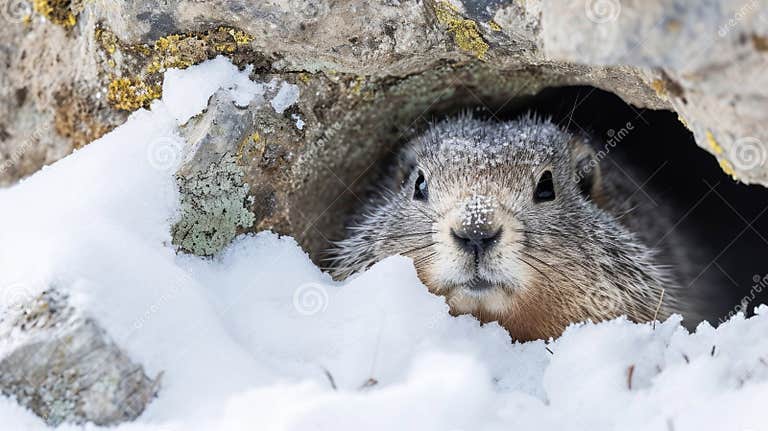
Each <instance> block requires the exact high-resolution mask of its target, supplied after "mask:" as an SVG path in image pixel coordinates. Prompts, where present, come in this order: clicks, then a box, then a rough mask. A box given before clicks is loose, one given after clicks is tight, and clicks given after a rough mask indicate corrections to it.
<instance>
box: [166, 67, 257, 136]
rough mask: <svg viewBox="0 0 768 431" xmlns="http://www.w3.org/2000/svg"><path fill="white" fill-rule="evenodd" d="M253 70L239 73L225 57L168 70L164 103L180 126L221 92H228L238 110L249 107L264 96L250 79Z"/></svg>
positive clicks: (248, 69) (250, 68) (247, 69)
mask: <svg viewBox="0 0 768 431" xmlns="http://www.w3.org/2000/svg"><path fill="white" fill-rule="evenodd" d="M252 69H253V68H252V67H248V68H246V69H245V70H244V71H242V72H238V70H237V67H235V66H234V65H233V64H232V63H230V62H229V60H227V59H226V57H223V56H218V57H216V58H215V59H213V60H211V61H206V62H205V63H202V64H199V65H197V66H195V67H190V68H187V69H184V70H179V69H169V70H168V71H167V72H165V78H164V80H163V102H165V106H166V108H167V109H168V110H169V111H170V112H171V115H173V116H174V117H175V118H176V121H178V122H179V124H184V123H186V122H187V121H189V119H190V118H192V117H194V116H195V115H197V114H199V113H200V112H202V111H203V110H204V109H205V108H206V106H208V99H209V98H210V97H211V95H213V93H214V92H215V91H216V90H218V89H219V88H225V89H228V90H229V91H230V93H231V94H232V96H233V99H234V101H235V104H236V105H237V106H248V103H250V102H251V100H253V99H254V98H255V97H257V96H259V97H260V96H263V94H264V85H263V84H260V83H256V82H253V81H251V80H250V79H248V75H249V74H250V73H251V70H252Z"/></svg>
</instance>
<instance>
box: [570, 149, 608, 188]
mask: <svg viewBox="0 0 768 431" xmlns="http://www.w3.org/2000/svg"><path fill="white" fill-rule="evenodd" d="M568 146H569V147H570V149H571V161H572V164H573V172H574V181H575V182H576V185H577V187H578V188H579V190H580V191H581V193H582V194H583V195H584V197H586V198H588V199H594V198H595V196H596V195H597V194H599V192H600V188H601V182H600V181H601V176H600V160H599V159H598V158H597V154H596V153H595V150H594V148H592V145H590V144H589V142H587V141H586V138H585V137H581V136H576V137H574V138H573V139H571V141H570V142H569V143H568Z"/></svg>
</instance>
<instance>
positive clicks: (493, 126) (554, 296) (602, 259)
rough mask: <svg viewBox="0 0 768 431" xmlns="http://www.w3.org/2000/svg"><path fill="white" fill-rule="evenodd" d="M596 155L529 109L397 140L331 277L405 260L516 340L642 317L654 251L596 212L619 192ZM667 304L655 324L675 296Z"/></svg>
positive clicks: (653, 298) (653, 295)
mask: <svg viewBox="0 0 768 431" xmlns="http://www.w3.org/2000/svg"><path fill="white" fill-rule="evenodd" d="M598 162H599V160H596V157H595V153H594V151H593V150H592V148H591V146H590V145H589V144H587V143H586V141H585V140H584V139H583V138H580V137H575V136H572V135H570V134H569V133H567V132H565V131H563V130H561V129H559V128H558V127H557V126H555V125H554V124H552V123H550V122H548V121H542V120H539V119H536V118H532V117H526V118H522V119H520V120H517V121H512V122H506V123H495V122H490V121H482V120H476V119H473V118H471V117H469V116H460V117H458V118H454V119H450V120H447V121H444V122H442V123H438V124H436V125H434V126H433V127H432V128H431V129H430V130H429V131H428V132H427V133H425V134H424V135H423V136H421V137H419V138H418V139H416V140H414V141H412V142H410V143H409V144H408V145H406V147H405V148H404V151H403V152H402V153H401V157H400V160H399V163H398V165H397V172H396V173H393V174H392V175H391V176H390V177H389V178H388V180H390V181H389V183H386V184H383V187H382V190H380V194H379V195H378V196H377V198H375V199H374V200H373V201H372V202H371V204H370V205H369V206H368V207H367V208H366V210H365V213H364V214H362V217H361V219H360V220H359V221H358V223H357V224H355V225H353V226H351V227H350V228H349V232H350V236H349V237H348V238H347V239H345V240H343V241H340V242H339V243H338V244H337V246H338V247H337V249H336V250H334V257H333V258H332V261H333V262H334V264H333V269H334V272H335V274H336V275H337V276H342V277H344V276H348V275H351V274H353V273H354V272H357V271H360V270H363V269H366V268H368V267H369V266H371V265H372V264H374V263H376V262H377V261H379V260H381V259H384V258H385V257H387V256H391V255H396V254H400V255H404V256H408V257H411V258H413V260H414V265H415V267H416V270H417V272H418V274H419V277H420V278H421V280H422V281H423V282H424V284H425V285H426V286H427V287H428V288H429V290H430V291H431V292H433V293H436V294H440V295H444V296H445V297H446V299H447V302H448V304H449V305H450V307H451V312H452V313H454V314H463V313H471V314H473V315H474V316H476V317H478V318H479V319H480V320H481V321H494V320H495V321H498V322H499V323H500V324H502V325H503V326H504V327H505V328H507V329H508V330H509V331H510V333H511V334H512V336H513V337H514V338H516V339H520V340H527V339H534V338H542V337H544V338H545V337H551V336H557V335H559V334H560V333H561V332H562V330H563V329H564V328H565V327H566V326H567V325H568V324H569V323H571V322H578V321H583V320H586V319H592V320H595V321H599V320H604V319H609V318H613V317H617V316H620V315H627V316H629V317H630V318H631V319H633V320H636V321H645V320H650V319H652V318H653V317H654V313H655V310H656V308H657V306H659V305H661V304H660V302H659V301H660V297H661V295H660V293H661V290H662V289H664V288H665V287H670V286H672V285H673V284H672V283H671V282H670V278H669V276H668V272H667V269H665V267H662V266H661V265H658V264H657V262H656V253H655V251H654V250H652V249H650V248H649V247H647V246H646V245H645V244H643V243H642V242H641V241H640V240H639V239H638V236H636V235H635V234H633V233H632V232H630V231H629V230H628V229H627V227H625V226H624V225H623V224H622V222H621V221H620V219H621V217H622V216H621V215H618V216H617V215H616V214H615V213H616V212H615V211H609V210H608V209H607V208H608V207H609V206H610V205H612V204H615V203H616V202H614V201H616V200H617V199H622V197H620V196H619V197H617V196H613V195H614V193H613V192H612V191H611V190H613V189H612V188H611V187H606V186H610V184H602V179H601V178H602V174H601V172H600V166H599V163H598ZM603 203H606V205H603ZM619 207H621V205H619ZM643 217H646V219H648V220H649V221H651V222H652V220H653V215H650V214H644V215H643ZM664 299H665V303H664V306H663V307H661V308H660V312H659V314H658V317H660V318H663V317H664V316H666V315H668V314H669V312H670V310H671V308H670V307H668V306H667V305H668V304H669V303H671V302H670V301H674V297H670V295H669V294H668V295H666V296H665V297H664Z"/></svg>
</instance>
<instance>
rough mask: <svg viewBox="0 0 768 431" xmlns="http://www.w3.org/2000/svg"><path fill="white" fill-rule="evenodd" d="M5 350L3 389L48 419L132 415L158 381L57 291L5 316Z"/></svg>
mask: <svg viewBox="0 0 768 431" xmlns="http://www.w3.org/2000/svg"><path fill="white" fill-rule="evenodd" d="M0 352H1V353H0V392H2V394H3V395H6V396H11V397H14V398H15V399H16V400H17V401H18V402H19V403H20V404H21V405H23V406H25V407H27V408H29V409H30V410H32V411H33V412H35V413H36V414H37V415H38V416H40V417H41V418H43V419H44V420H45V421H46V423H47V424H48V425H50V426H57V425H59V424H61V423H64V422H68V423H75V424H82V423H85V422H93V423H95V424H97V425H105V426H106V425H115V424H118V423H121V422H125V421H131V420H133V419H135V418H137V417H138V416H139V415H140V414H141V413H142V412H143V411H144V409H145V408H146V406H147V405H148V404H149V403H150V401H151V400H152V399H153V398H154V397H155V395H156V393H157V391H158V388H159V384H160V378H159V376H158V377H157V378H155V379H151V378H149V377H147V375H146V374H145V373H144V370H143V368H142V367H141V365H138V364H136V363H134V362H133V361H131V360H130V358H128V356H126V354H125V353H124V352H123V351H122V350H120V348H119V347H118V346H117V345H115V343H114V342H113V341H112V340H110V338H109V336H108V335H107V334H106V333H105V332H104V330H103V329H101V328H100V327H99V326H98V324H97V323H96V322H94V321H93V320H91V319H89V318H87V317H84V316H82V315H80V314H79V313H78V312H77V310H75V309H73V308H72V307H71V306H69V305H68V303H67V298H66V297H65V296H64V295H62V294H61V293H59V292H58V291H56V290H50V291H48V292H45V293H43V294H42V295H41V296H39V297H37V298H35V299H34V300H32V301H29V302H26V303H24V304H21V305H20V306H18V307H17V308H15V309H12V310H9V312H8V313H6V314H4V315H3V317H2V320H0Z"/></svg>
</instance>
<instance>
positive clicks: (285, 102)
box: [270, 82, 301, 128]
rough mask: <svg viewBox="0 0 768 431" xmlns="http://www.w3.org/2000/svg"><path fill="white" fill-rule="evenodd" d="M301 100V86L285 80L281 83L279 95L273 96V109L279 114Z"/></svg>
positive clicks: (271, 102)
mask: <svg viewBox="0 0 768 431" xmlns="http://www.w3.org/2000/svg"><path fill="white" fill-rule="evenodd" d="M298 100H299V86H298V85H295V84H289V83H287V82H283V83H282V84H280V90H278V91H277V95H275V97H273V98H272V100H271V101H270V104H271V105H272V109H274V110H275V112H277V113H278V114H282V113H283V112H285V110H286V109H288V108H290V107H291V105H293V104H294V103H296V102H297V101H298ZM299 128H301V127H299Z"/></svg>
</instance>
